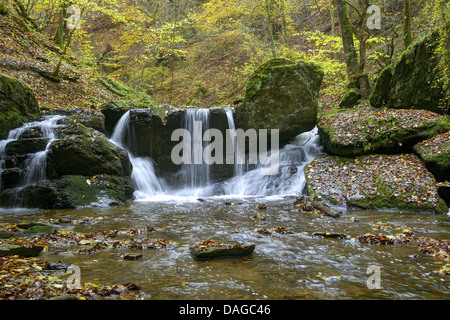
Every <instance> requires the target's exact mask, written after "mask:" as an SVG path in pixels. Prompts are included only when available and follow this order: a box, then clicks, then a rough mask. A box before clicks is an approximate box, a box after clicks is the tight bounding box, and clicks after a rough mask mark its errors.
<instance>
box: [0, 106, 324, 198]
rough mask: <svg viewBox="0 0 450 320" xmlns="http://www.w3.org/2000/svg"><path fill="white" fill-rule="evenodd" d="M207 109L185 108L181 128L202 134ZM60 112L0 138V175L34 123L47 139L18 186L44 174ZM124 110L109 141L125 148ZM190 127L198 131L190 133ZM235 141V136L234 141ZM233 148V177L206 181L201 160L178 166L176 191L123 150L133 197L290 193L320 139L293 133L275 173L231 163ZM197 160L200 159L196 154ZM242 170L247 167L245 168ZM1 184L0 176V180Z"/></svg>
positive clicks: (199, 145) (298, 186) (196, 147)
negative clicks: (13, 145) (11, 148)
mask: <svg viewBox="0 0 450 320" xmlns="http://www.w3.org/2000/svg"><path fill="white" fill-rule="evenodd" d="M225 112H226V116H227V121H228V127H229V129H232V130H233V129H235V124H234V119H233V110H232V109H231V108H227V109H226V110H225ZM209 116H210V115H209V110H208V109H189V110H186V112H185V118H184V122H183V124H182V126H183V128H184V129H186V130H188V131H189V132H190V133H191V134H192V136H194V137H195V134H197V137H203V134H204V132H205V131H206V130H207V129H208V128H209V127H210V125H209V118H210V117H209ZM61 118H63V117H62V116H53V117H48V118H46V119H44V120H43V121H39V122H32V123H27V124H26V125H24V126H23V127H20V128H17V129H14V130H11V132H10V133H9V136H8V139H6V140H3V141H0V160H1V162H0V174H1V171H2V170H3V169H4V165H5V163H4V160H2V156H3V155H4V153H5V148H6V145H7V144H8V143H9V142H11V141H14V140H17V139H21V137H22V135H23V133H24V132H25V130H26V129H27V128H29V127H39V128H40V130H41V131H42V133H43V137H44V138H48V139H50V140H49V142H48V144H47V148H46V149H45V150H44V151H41V152H37V153H36V154H33V155H31V156H30V157H29V158H28V159H27V160H26V161H25V165H26V166H28V167H29V169H28V171H27V172H26V174H25V176H24V178H23V181H22V184H21V186H22V187H25V186H30V185H34V184H36V183H38V182H40V181H42V180H45V179H46V158H47V153H48V149H49V146H50V145H51V143H52V141H53V139H55V138H56V135H55V129H56V128H57V127H58V125H57V122H58V120H60V119H61ZM196 121H197V123H199V122H200V123H201V124H202V129H201V132H200V129H199V128H198V126H197V127H195V125H194V123H195V122H196ZM129 123H130V112H129V111H128V112H127V113H125V114H124V115H123V116H122V117H121V119H120V120H119V121H118V122H117V124H116V126H115V128H114V130H113V134H112V136H111V139H110V141H111V142H113V143H114V144H116V145H117V146H119V147H121V148H124V149H125V150H127V147H126V146H125V141H124V140H125V137H126V135H127V134H128V135H129V133H130V132H129V130H130V128H129ZM195 130H197V131H199V132H194V131H195ZM191 143H192V151H193V152H192V155H191V156H192V157H194V156H195V154H196V152H200V154H202V153H203V150H204V148H205V147H206V146H207V144H208V143H207V142H203V141H201V142H199V141H196V140H195V138H194V139H192V141H191ZM234 146H236V141H234ZM236 149H237V148H235V150H234V154H235V155H234V157H235V159H234V160H235V161H234V163H235V168H234V177H232V178H230V179H229V180H227V181H225V182H222V183H216V184H214V183H212V182H211V178H210V174H211V172H210V166H209V165H207V164H206V163H204V162H203V163H201V164H194V163H195V161H194V159H193V158H192V162H191V163H193V164H186V165H182V169H181V171H180V174H181V175H182V177H183V183H184V187H183V188H181V189H176V190H169V188H168V187H167V185H166V183H165V181H164V179H163V178H161V177H158V176H157V175H156V173H155V168H154V165H153V161H152V159H150V158H148V157H135V156H134V155H133V154H131V153H130V152H129V150H127V151H128V154H129V158H130V161H131V163H132V165H133V171H132V175H131V178H132V180H133V182H134V184H135V194H134V195H135V198H136V200H138V201H167V200H175V201H180V200H181V201H196V200H197V199H198V198H199V197H235V196H237V197H244V196H265V197H267V196H283V195H294V194H297V193H300V192H302V191H303V189H304V187H305V184H306V182H305V178H304V174H303V168H304V166H305V165H306V164H308V163H309V162H310V161H312V160H313V159H314V158H316V157H317V156H320V155H321V154H322V148H321V146H320V139H319V135H318V132H317V129H314V130H312V131H311V132H306V133H303V134H301V135H299V136H298V137H296V139H295V140H294V141H292V142H291V144H289V145H286V146H285V147H284V148H283V149H281V150H279V154H280V157H279V160H280V161H279V172H278V174H276V175H265V174H264V172H265V170H266V169H267V168H265V167H264V166H261V165H260V166H254V167H253V169H251V170H249V169H248V165H239V164H237V163H238V161H237V156H238V154H237V152H236ZM202 161H203V159H202ZM245 169H247V171H246V172H245ZM0 183H1V180H0Z"/></svg>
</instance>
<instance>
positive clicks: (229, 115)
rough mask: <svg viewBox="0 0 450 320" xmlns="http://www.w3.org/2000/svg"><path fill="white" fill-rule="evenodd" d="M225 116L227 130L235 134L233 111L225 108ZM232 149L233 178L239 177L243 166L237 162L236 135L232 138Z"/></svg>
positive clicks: (242, 171)
mask: <svg viewBox="0 0 450 320" xmlns="http://www.w3.org/2000/svg"><path fill="white" fill-rule="evenodd" d="M225 114H226V115H227V121H228V128H229V129H230V131H231V132H233V133H234V132H235V130H236V126H235V124H234V116H233V109H232V108H230V107H227V108H225ZM233 148H234V176H235V177H240V176H242V175H243V173H244V164H240V162H239V161H238V156H239V153H238V148H237V137H236V135H234V136H233Z"/></svg>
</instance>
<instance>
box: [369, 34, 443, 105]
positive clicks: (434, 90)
mask: <svg viewBox="0 0 450 320" xmlns="http://www.w3.org/2000/svg"><path fill="white" fill-rule="evenodd" d="M438 44H439V33H433V34H432V35H431V36H429V37H426V38H425V39H423V40H421V41H419V42H417V43H415V44H414V45H412V46H410V47H409V48H408V49H407V50H406V51H405V52H404V53H403V55H402V56H401V57H400V59H399V61H398V62H397V63H396V64H395V65H391V66H389V67H388V68H386V69H385V70H383V72H382V73H381V74H380V76H379V77H378V79H377V80H376V84H375V87H374V89H373V90H372V92H371V94H370V103H371V105H372V106H374V107H383V106H386V107H388V108H396V109H425V110H430V111H434V112H442V111H443V110H442V109H441V108H440V107H439V106H440V102H441V99H443V98H444V97H445V90H444V89H443V87H442V84H441V83H439V81H437V80H438V79H439V78H440V77H441V75H440V73H441V72H442V70H441V68H438V64H439V54H438V53H437V48H438Z"/></svg>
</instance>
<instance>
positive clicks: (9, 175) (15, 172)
mask: <svg viewBox="0 0 450 320" xmlns="http://www.w3.org/2000/svg"><path fill="white" fill-rule="evenodd" d="M22 176H23V170H20V169H18V168H10V169H4V170H2V171H1V174H0V181H1V187H2V188H3V189H9V188H15V187H17V186H18V185H19V183H20V181H21V177H22Z"/></svg>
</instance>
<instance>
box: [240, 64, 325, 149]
mask: <svg viewBox="0 0 450 320" xmlns="http://www.w3.org/2000/svg"><path fill="white" fill-rule="evenodd" d="M323 75H324V72H323V71H322V70H321V69H320V68H319V67H317V66H315V65H313V64H310V63H306V62H304V61H299V62H293V61H290V60H288V59H284V58H277V59H271V60H269V61H267V62H266V63H264V64H262V65H261V66H260V67H259V68H258V69H257V70H256V71H255V73H254V74H253V75H252V77H251V78H250V80H249V81H248V83H247V86H246V92H245V98H244V100H243V102H242V104H241V105H240V106H238V107H237V108H236V114H237V127H241V128H244V129H250V128H251V129H255V130H258V129H279V130H280V139H281V140H282V141H285V140H289V139H290V138H292V137H295V136H297V135H299V134H300V133H303V132H306V131H310V130H312V129H313V128H314V126H315V125H316V121H317V112H318V109H317V106H318V96H319V90H320V87H321V84H322V79H323Z"/></svg>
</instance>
